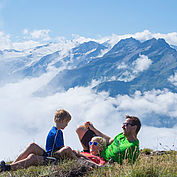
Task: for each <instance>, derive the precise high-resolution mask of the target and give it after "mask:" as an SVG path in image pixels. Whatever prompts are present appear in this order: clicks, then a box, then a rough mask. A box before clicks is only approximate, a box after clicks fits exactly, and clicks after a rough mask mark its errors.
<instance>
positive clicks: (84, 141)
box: [81, 129, 97, 152]
mask: <svg viewBox="0 0 177 177" xmlns="http://www.w3.org/2000/svg"><path fill="white" fill-rule="evenodd" d="M94 136H97V135H96V134H95V132H93V131H92V130H90V129H88V130H87V131H86V132H85V134H84V136H83V137H82V139H81V143H82V144H83V145H84V146H85V147H86V148H87V150H84V151H85V152H90V150H89V142H90V141H91V139H92V138H93V137H94Z"/></svg>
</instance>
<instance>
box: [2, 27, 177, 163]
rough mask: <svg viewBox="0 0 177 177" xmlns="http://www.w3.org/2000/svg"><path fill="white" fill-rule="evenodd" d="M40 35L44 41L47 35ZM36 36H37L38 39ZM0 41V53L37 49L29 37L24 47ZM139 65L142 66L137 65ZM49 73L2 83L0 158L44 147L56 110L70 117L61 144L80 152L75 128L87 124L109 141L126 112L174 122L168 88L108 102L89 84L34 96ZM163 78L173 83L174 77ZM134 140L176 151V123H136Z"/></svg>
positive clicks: (176, 109) (176, 99) (176, 36)
mask: <svg viewBox="0 0 177 177" xmlns="http://www.w3.org/2000/svg"><path fill="white" fill-rule="evenodd" d="M43 32H45V38H47V34H48V31H43ZM41 33H42V32H41ZM41 33H40V32H38V33H37V34H38V37H39V36H40V35H41V36H42V34H41ZM24 34H28V35H29V32H28V31H27V30H26V31H24ZM37 34H36V35H35V34H34V32H33V34H32V35H33V36H32V37H33V38H34V37H35V38H37ZM115 36H116V35H113V37H112V38H109V40H110V41H111V42H110V43H112V44H113V43H115ZM136 36H138V37H137V38H139V40H140V39H141V40H146V39H147V38H151V37H152V36H157V37H159V36H164V38H165V37H166V39H168V40H169V41H170V40H173V42H171V44H173V45H176V44H177V33H173V34H166V35H164V34H161V35H160V34H152V33H150V32H149V31H147V30H146V31H144V32H142V33H136V34H132V37H136ZM142 36H144V38H143V37H142ZM127 37H130V35H124V36H118V37H117V40H116V41H119V40H120V39H121V38H127ZM5 39H6V40H5ZM48 39H49V38H48ZM113 39H114V40H113ZM1 40H4V43H1V49H4V48H7V46H9V48H13V47H14V48H15V46H18V47H19V46H23V47H26V48H29V47H31V46H32V47H34V44H35V45H39V42H36V41H34V39H33V40H32V43H30V42H28V43H27V42H26V41H25V44H28V45H19V43H18V45H17V43H12V42H11V40H10V37H9V36H8V35H5V34H3V33H0V41H1ZM30 40H31V39H30ZM60 40H61V39H60ZM62 40H63V39H62ZM89 40H90V39H89ZM101 40H102V41H104V40H105V41H106V40H108V38H106V39H99V41H101ZM76 41H77V42H78V41H79V42H81V41H86V39H85V38H84V37H78V38H77V40H76ZM29 44H30V45H29ZM32 44H33V45H32ZM140 58H143V60H145V61H147V62H148V63H149V64H150V62H149V61H150V60H149V59H147V58H146V57H145V56H140ZM138 62H140V61H137V63H135V64H134V65H135V66H136V67H137V64H138ZM140 64H142V65H143V63H141V62H140ZM143 67H144V65H143ZM55 74H56V72H55V70H50V71H49V72H48V73H45V74H43V75H41V76H40V77H38V78H31V79H29V78H28V79H27V78H26V79H23V80H20V81H18V82H16V83H8V84H6V85H4V86H2V87H1V88H0V112H1V116H0V120H1V124H0V138H1V146H0V152H1V153H0V159H4V160H7V161H9V160H14V159H15V158H16V157H17V155H18V154H19V153H20V152H21V151H22V150H23V149H24V148H25V147H26V146H27V145H28V144H29V143H30V142H36V143H37V144H39V145H40V146H41V147H45V139H46V136H47V133H48V131H49V129H50V128H51V127H52V126H53V117H54V113H55V111H56V110H57V109H60V108H64V109H66V110H67V111H69V112H70V113H71V115H72V120H71V122H70V123H69V125H68V126H67V127H66V128H65V130H63V132H64V139H65V145H68V146H71V147H72V148H73V149H77V150H82V148H81V145H80V143H79V139H78V137H77V134H76V132H75V129H76V127H77V126H78V125H81V124H83V123H84V122H85V121H88V120H89V121H91V122H92V123H93V124H94V126H95V127H96V128H98V129H99V130H101V131H102V132H104V133H105V134H107V135H109V136H111V137H114V136H115V135H117V134H118V133H120V132H121V131H122V123H123V121H124V119H125V115H126V114H129V115H135V116H138V117H139V118H140V119H141V120H142V121H143V119H145V117H146V116H145V115H148V114H149V113H151V112H155V113H159V114H163V115H169V116H171V117H174V119H176V117H177V106H176V105H177V94H176V93H171V92H169V91H168V90H163V91H159V90H153V91H151V92H146V93H141V92H138V91H137V92H136V93H135V94H134V95H132V96H127V95H118V96H117V97H116V98H111V97H109V96H108V93H106V92H101V93H99V94H97V93H95V92H94V91H93V90H92V89H91V86H90V87H76V88H71V89H69V90H68V91H61V92H59V93H56V94H53V95H50V96H46V97H38V96H35V95H34V94H33V93H35V92H36V91H37V90H38V89H40V88H41V87H42V86H43V85H45V84H46V83H47V82H49V81H50V80H51V79H52V78H53V77H54V76H55ZM169 79H171V80H172V81H173V82H174V83H176V76H174V77H173V78H169ZM146 119H147V117H146ZM149 121H153V120H152V118H151V117H149ZM138 138H139V140H140V147H141V148H152V149H158V150H170V149H177V119H176V124H174V126H173V128H158V127H154V126H147V125H142V129H141V131H140V133H139V135H138Z"/></svg>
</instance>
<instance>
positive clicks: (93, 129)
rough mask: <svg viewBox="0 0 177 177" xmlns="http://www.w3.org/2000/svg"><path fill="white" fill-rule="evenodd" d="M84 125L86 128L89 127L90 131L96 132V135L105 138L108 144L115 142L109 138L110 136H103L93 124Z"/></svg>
mask: <svg viewBox="0 0 177 177" xmlns="http://www.w3.org/2000/svg"><path fill="white" fill-rule="evenodd" d="M84 125H85V126H86V127H88V128H89V129H90V130H92V131H93V132H95V134H96V135H98V136H101V137H103V138H105V139H106V142H107V144H110V143H111V142H112V141H113V140H112V139H111V137H109V136H107V135H105V134H103V133H102V132H100V131H99V130H98V129H96V128H95V127H94V126H93V124H92V123H91V122H86V123H85V124H84Z"/></svg>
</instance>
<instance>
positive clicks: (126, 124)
mask: <svg viewBox="0 0 177 177" xmlns="http://www.w3.org/2000/svg"><path fill="white" fill-rule="evenodd" d="M123 125H125V126H126V127H127V126H128V125H131V126H134V125H135V124H131V123H123Z"/></svg>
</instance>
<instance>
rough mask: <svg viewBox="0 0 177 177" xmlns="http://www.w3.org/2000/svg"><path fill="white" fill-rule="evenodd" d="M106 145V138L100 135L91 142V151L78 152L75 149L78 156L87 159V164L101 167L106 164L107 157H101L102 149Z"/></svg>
mask: <svg viewBox="0 0 177 177" xmlns="http://www.w3.org/2000/svg"><path fill="white" fill-rule="evenodd" d="M105 147H106V139H104V138H103V137H100V136H95V137H93V138H92V139H91V141H90V142H89V149H90V152H78V151H75V150H73V152H74V153H75V155H76V156H77V158H81V159H82V160H83V161H81V162H83V163H84V161H87V164H88V165H89V166H92V167H101V166H103V165H104V164H105V162H106V161H105V159H104V158H101V157H100V156H101V151H102V150H103V149H104V148H105Z"/></svg>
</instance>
